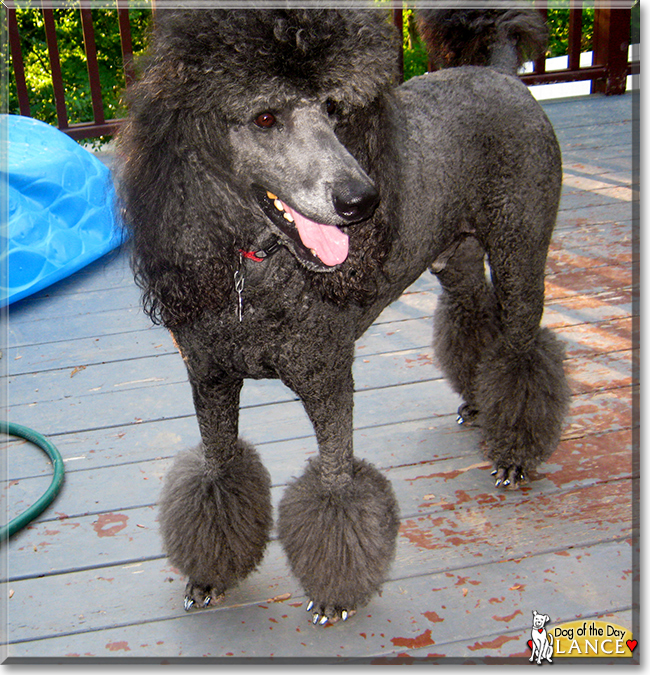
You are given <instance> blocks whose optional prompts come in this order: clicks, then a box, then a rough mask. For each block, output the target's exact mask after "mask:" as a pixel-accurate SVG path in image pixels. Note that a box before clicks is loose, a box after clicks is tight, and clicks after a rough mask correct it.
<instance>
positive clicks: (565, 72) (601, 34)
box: [521, 0, 639, 95]
mask: <svg viewBox="0 0 650 675" xmlns="http://www.w3.org/2000/svg"><path fill="white" fill-rule="evenodd" d="M625 4H627V3H621V2H618V3H617V5H616V7H614V6H612V4H611V3H608V2H605V1H604V0H596V3H595V8H594V35H593V43H594V44H593V59H592V65H591V66H586V67H581V66H580V53H581V41H582V13H583V8H582V0H571V2H570V10H569V47H568V65H567V68H565V69H562V70H554V71H551V72H546V59H544V58H540V59H538V60H537V61H536V62H535V64H534V71H533V73H532V74H530V75H522V76H521V79H522V80H523V82H525V83H526V84H528V85H535V84H553V83H557V82H578V81H584V80H591V83H592V84H591V93H592V94H594V93H604V94H607V95H611V94H623V93H625V88H626V79H627V76H628V75H637V74H638V73H639V62H638V61H636V62H628V48H629V42H630V22H631V16H632V10H631V3H629V4H627V6H625ZM535 6H536V8H537V9H538V11H539V12H540V13H541V14H542V15H543V16H544V17H546V15H547V13H548V10H547V6H548V2H547V0H535Z"/></svg>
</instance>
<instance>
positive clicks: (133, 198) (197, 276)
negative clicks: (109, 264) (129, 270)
mask: <svg viewBox="0 0 650 675" xmlns="http://www.w3.org/2000/svg"><path fill="white" fill-rule="evenodd" d="M190 124H191V122H190V121H189V120H177V121H176V125H175V126H173V127H170V126H167V133H165V134H161V129H160V127H158V128H155V129H153V128H152V126H155V125H152V124H146V123H144V122H143V120H142V119H137V118H135V119H134V118H132V119H131V120H130V121H129V123H128V124H127V125H126V126H125V128H124V129H123V130H122V132H121V133H120V138H119V148H120V156H119V159H118V167H117V172H116V176H117V184H118V194H119V199H120V202H121V203H120V211H121V213H122V216H123V223H124V226H125V228H126V230H127V231H128V233H129V234H130V235H131V245H132V250H133V252H132V264H133V269H134V273H135V277H136V281H137V283H138V285H139V286H140V287H141V288H142V289H143V305H144V309H145V312H146V313H147V314H149V316H150V317H151V319H152V320H153V321H154V322H156V323H162V324H163V325H165V326H168V327H171V326H175V325H179V324H182V323H186V322H188V321H191V320H192V319H194V318H196V317H197V316H198V315H199V314H200V313H201V312H202V311H204V310H205V309H219V308H221V307H223V305H224V304H225V303H226V302H227V300H228V297H229V294H230V292H231V291H232V287H233V272H234V266H235V265H236V262H237V255H238V254H237V242H236V236H235V234H234V232H233V231H232V229H231V227H230V226H229V224H228V218H227V204H228V203H229V199H228V194H227V192H226V189H225V187H223V180H220V179H219V178H218V176H216V175H213V174H214V172H213V171H212V170H211V168H209V167H208V166H206V163H205V161H204V159H203V157H202V156H201V154H202V152H205V150H204V148H201V144H200V143H198V147H197V142H196V139H192V140H189V139H188V138H186V137H184V136H185V135H186V134H191V133H192V129H191V128H189V125H190ZM194 133H195V134H196V127H195V128H194ZM230 201H232V200H230Z"/></svg>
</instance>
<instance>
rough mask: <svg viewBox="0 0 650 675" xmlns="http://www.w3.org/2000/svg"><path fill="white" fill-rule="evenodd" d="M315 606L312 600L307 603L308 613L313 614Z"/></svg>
mask: <svg viewBox="0 0 650 675" xmlns="http://www.w3.org/2000/svg"><path fill="white" fill-rule="evenodd" d="M313 606H314V601H313V600H310V601H309V602H308V603H307V611H308V612H311V610H312V607H313Z"/></svg>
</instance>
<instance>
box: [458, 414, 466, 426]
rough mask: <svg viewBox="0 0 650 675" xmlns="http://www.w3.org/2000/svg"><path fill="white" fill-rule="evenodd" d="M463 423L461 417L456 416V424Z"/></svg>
mask: <svg viewBox="0 0 650 675" xmlns="http://www.w3.org/2000/svg"><path fill="white" fill-rule="evenodd" d="M463 422H465V420H464V419H463V417H462V415H458V417H457V418H456V424H463Z"/></svg>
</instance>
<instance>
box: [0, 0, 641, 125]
mask: <svg viewBox="0 0 650 675" xmlns="http://www.w3.org/2000/svg"><path fill="white" fill-rule="evenodd" d="M377 2H378V4H380V5H382V4H384V5H385V4H386V0H377ZM563 2H564V3H565V5H566V6H561V5H560V4H559V2H555V3H553V5H554V6H553V8H549V10H548V25H549V44H548V49H547V56H549V57H553V56H562V55H564V54H566V53H567V51H568V39H569V0H563ZM67 5H68V6H67V7H65V8H61V9H55V10H54V16H55V23H56V33H57V39H58V48H59V56H60V60H61V70H62V74H63V82H64V88H65V99H66V106H67V110H68V117H69V122H70V123H71V124H74V123H76V122H88V121H91V120H92V119H93V111H92V102H91V96H90V84H89V81H88V71H87V68H86V57H85V53H84V47H83V44H84V41H83V33H82V30H81V18H80V15H79V9H78V2H77V0H67ZM638 6H639V3H638V0H636V2H635V7H634V9H635V10H636V11H634V10H633V22H632V23H633V27H632V37H633V41H634V37H635V36H638V23H639V19H638ZM16 16H17V20H18V30H19V33H20V39H21V45H22V53H23V59H24V65H25V77H26V80H27V87H28V89H29V92H30V107H31V113H32V116H33V117H35V118H37V119H40V120H43V121H45V122H48V123H50V124H54V125H56V109H55V105H54V92H53V88H52V79H51V71H50V65H49V58H48V51H47V42H46V39H45V27H44V21H43V13H42V11H41V9H40V3H39V2H38V0H24V1H23V2H20V8H19V9H17V10H16ZM402 16H403V40H404V79H405V80H408V79H409V78H411V77H414V76H415V75H421V74H423V73H425V72H426V71H427V63H428V59H427V53H426V49H425V47H424V44H423V43H422V41H421V40H420V38H419V36H418V34H417V30H416V27H415V17H414V12H413V9H412V8H409V7H405V8H404V10H403V12H402ZM92 18H93V25H94V28H95V42H96V45H97V59H98V66H99V79H100V82H101V87H102V94H103V101H104V116H105V118H106V119H113V118H119V117H121V116H123V114H124V108H123V105H122V103H121V94H122V91H123V90H124V87H125V81H124V70H123V66H122V52H121V47H120V35H119V28H118V21H117V10H116V9H105V8H102V9H93V10H92ZM150 21H151V10H150V9H131V11H130V24H131V35H132V41H133V52H134V54H135V55H138V54H140V53H142V52H143V51H144V49H145V45H146V41H147V35H148V29H149V24H150ZM593 26H594V7H593V0H587V1H586V2H585V3H584V8H583V13H582V44H581V49H582V51H587V50H590V49H591V48H592V41H593ZM635 29H636V30H635ZM636 41H638V37H637V40H636ZM2 59H3V61H4V64H3V66H4V68H5V69H6V71H7V72H8V75H9V81H8V87H7V94H8V96H7V102H6V105H7V110H8V112H10V113H16V114H17V113H18V112H19V108H18V98H17V96H16V85H15V80H14V74H13V68H12V67H11V63H10V62H8V59H9V57H8V55H7V54H6V53H5V54H3V55H2Z"/></svg>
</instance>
